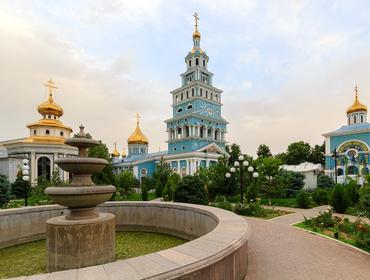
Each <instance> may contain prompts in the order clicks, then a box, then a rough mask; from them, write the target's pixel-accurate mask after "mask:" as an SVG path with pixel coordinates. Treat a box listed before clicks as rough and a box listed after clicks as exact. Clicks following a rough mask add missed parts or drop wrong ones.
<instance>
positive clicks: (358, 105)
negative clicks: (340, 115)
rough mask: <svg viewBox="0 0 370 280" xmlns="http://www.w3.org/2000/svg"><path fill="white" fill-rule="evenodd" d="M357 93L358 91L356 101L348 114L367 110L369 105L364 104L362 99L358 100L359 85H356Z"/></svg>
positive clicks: (348, 110)
mask: <svg viewBox="0 0 370 280" xmlns="http://www.w3.org/2000/svg"><path fill="white" fill-rule="evenodd" d="M355 93H356V95H355V101H354V102H353V104H352V105H351V106H350V107H348V109H347V114H351V113H354V112H358V111H367V106H366V105H364V104H361V103H360V101H359V100H358V90H357V85H356V87H355Z"/></svg>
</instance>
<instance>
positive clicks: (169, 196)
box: [162, 173, 181, 201]
mask: <svg viewBox="0 0 370 280" xmlns="http://www.w3.org/2000/svg"><path fill="white" fill-rule="evenodd" d="M180 181H181V177H180V175H179V174H177V173H172V174H170V176H169V177H168V180H167V183H166V185H165V187H164V190H163V193H162V196H163V198H164V199H165V200H166V201H173V197H174V194H175V191H176V188H177V186H178V184H179V183H180Z"/></svg>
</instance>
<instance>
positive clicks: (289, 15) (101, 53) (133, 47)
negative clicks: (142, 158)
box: [0, 0, 370, 154]
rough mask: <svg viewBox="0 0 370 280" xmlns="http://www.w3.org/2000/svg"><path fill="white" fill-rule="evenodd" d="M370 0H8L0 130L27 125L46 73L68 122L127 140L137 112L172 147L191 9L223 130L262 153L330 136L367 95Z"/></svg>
mask: <svg viewBox="0 0 370 280" xmlns="http://www.w3.org/2000/svg"><path fill="white" fill-rule="evenodd" d="M369 10H370V2H369V1H356V0H354V1H346V0H343V1H324V0H322V1H319V0H315V1H308V0H306V1H304V0H302V1H298V0H291V1H283V0H281V1H273V0H271V1H257V0H240V1H239V0H227V1H226V0H225V1H224V0H189V1H177V0H163V1H161V0H135V1H126V0H110V1H106V0H91V1H76V0H74V1H72V0H71V1H69V0H64V1H42V0H40V1H36V0H29V1H14V0H12V1H7V0H2V1H0V97H1V99H0V127H1V132H0V141H1V140H8V139H14V138H21V137H25V136H28V133H29V132H28V129H27V128H26V124H28V123H32V122H35V121H37V120H38V119H39V118H40V115H39V114H38V112H37V109H36V108H37V105H38V104H39V103H41V102H43V101H44V100H46V98H47V90H46V88H45V87H43V83H44V82H45V81H46V80H48V79H50V78H52V79H53V80H54V81H55V83H56V84H57V86H58V90H57V91H56V93H55V100H56V102H57V103H58V104H59V105H61V106H62V107H63V109H64V115H63V117H62V119H61V120H62V121H63V123H64V124H65V125H68V126H71V127H72V128H73V129H74V131H77V130H78V126H79V125H80V124H81V123H83V124H84V125H85V127H86V128H85V130H86V131H87V132H89V133H90V134H92V135H93V137H94V138H96V139H101V140H102V141H103V142H104V143H106V144H107V145H108V147H109V148H110V149H112V148H113V143H114V142H117V143H118V149H119V150H120V151H121V150H122V148H123V147H125V148H126V149H127V138H128V136H129V135H130V134H131V133H132V132H133V130H134V128H135V122H136V121H135V114H136V113H137V112H138V113H140V115H141V127H142V130H143V132H144V134H145V135H146V136H147V137H148V138H149V142H150V143H149V150H150V151H152V152H156V151H158V150H159V149H160V150H165V149H167V144H166V142H165V141H166V139H167V134H166V132H165V130H166V127H165V123H164V120H166V119H168V118H170V117H171V114H172V110H171V101H172V99H171V95H170V91H171V90H173V89H175V88H177V87H179V86H180V85H181V84H180V77H179V75H180V74H181V73H182V72H184V71H185V68H186V65H185V62H184V58H185V56H186V55H187V53H188V52H189V51H190V50H191V48H192V33H193V30H194V18H193V16H192V15H193V13H194V12H195V11H196V12H197V13H198V14H199V17H200V21H199V31H200V32H201V34H202V38H201V47H202V49H203V50H205V51H206V52H207V54H208V56H209V57H210V61H209V64H208V68H209V70H210V71H211V72H212V73H214V75H215V76H214V78H213V83H214V86H215V87H217V88H220V89H222V90H223V94H222V101H223V107H222V110H223V111H222V113H223V116H224V118H225V119H226V120H228V121H229V123H230V124H229V125H228V133H227V136H226V137H227V140H228V142H229V143H237V144H239V145H240V146H241V148H242V150H243V152H245V153H248V154H255V152H256V150H257V147H258V145H259V144H262V143H263V144H267V145H269V146H270V148H271V151H272V152H273V153H279V152H283V151H284V150H286V147H287V145H288V144H289V143H291V142H294V141H300V140H303V141H306V142H309V143H310V144H312V145H314V144H322V143H323V137H322V134H323V133H326V132H329V131H333V130H335V129H337V128H339V127H340V126H341V125H344V124H345V122H346V115H345V114H346V113H345V112H346V109H347V107H349V106H350V105H351V104H352V102H353V99H354V87H355V85H356V84H357V85H358V88H359V97H360V101H361V102H362V103H364V104H366V105H370V95H369V93H370V79H369V73H370V71H369V70H370V29H369V26H370V16H369V13H368V11H369Z"/></svg>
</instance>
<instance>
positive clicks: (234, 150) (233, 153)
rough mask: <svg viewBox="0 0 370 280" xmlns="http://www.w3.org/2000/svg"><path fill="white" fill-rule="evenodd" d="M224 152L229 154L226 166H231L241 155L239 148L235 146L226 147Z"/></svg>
mask: <svg viewBox="0 0 370 280" xmlns="http://www.w3.org/2000/svg"><path fill="white" fill-rule="evenodd" d="M226 152H227V153H228V154H229V156H230V157H229V159H228V165H229V166H233V164H234V162H235V161H237V160H238V157H239V156H240V155H241V150H240V146H239V145H237V144H235V143H234V144H232V145H226Z"/></svg>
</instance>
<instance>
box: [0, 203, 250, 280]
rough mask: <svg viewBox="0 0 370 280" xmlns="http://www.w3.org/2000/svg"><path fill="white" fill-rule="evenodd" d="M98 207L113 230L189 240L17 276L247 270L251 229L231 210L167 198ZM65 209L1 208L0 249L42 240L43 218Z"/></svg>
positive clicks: (125, 277)
mask: <svg viewBox="0 0 370 280" xmlns="http://www.w3.org/2000/svg"><path fill="white" fill-rule="evenodd" d="M97 208H98V212H104V213H110V214H114V215H115V216H116V220H115V223H116V230H117V231H131V230H132V231H147V232H158V233H164V234H170V235H174V236H177V237H181V238H186V239H189V240H191V241H189V242H187V243H185V244H183V245H180V246H177V247H173V248H170V249H166V250H164V251H159V252H156V253H152V254H149V255H145V256H141V257H135V258H132V259H127V260H119V261H115V262H111V263H106V264H102V265H95V266H90V267H86V268H80V269H73V270H65V271H59V272H53V273H48V274H41V275H34V276H29V277H24V278H20V279H22V280H31V279H76V280H81V279H102V280H108V279H109V280H118V279H120V280H133V279H197V280H198V279H199V280H203V279H207V280H210V279H212V280H218V279H220V280H221V279H230V280H234V279H235V280H236V279H243V276H244V275H245V273H246V271H247V265H248V262H247V250H248V249H247V242H248V237H249V234H250V227H249V226H248V224H247V223H246V221H245V219H243V218H242V217H239V216H237V215H235V214H234V213H232V212H229V211H225V210H223V209H219V208H214V207H208V206H200V205H193V204H182V203H167V202H118V201H117V202H116V201H115V202H106V203H104V204H101V205H100V206H98V207H97ZM66 212H68V209H67V208H65V207H61V206H58V205H48V206H35V207H24V208H18V209H6V210H0V248H2V247H8V246H12V245H16V244H21V243H25V242H29V241H31V240H37V239H42V238H45V233H46V227H45V221H46V220H47V219H49V218H51V217H55V216H58V215H61V213H63V214H66ZM93 245H94V244H92V246H93ZM30 257H32V256H30Z"/></svg>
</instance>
